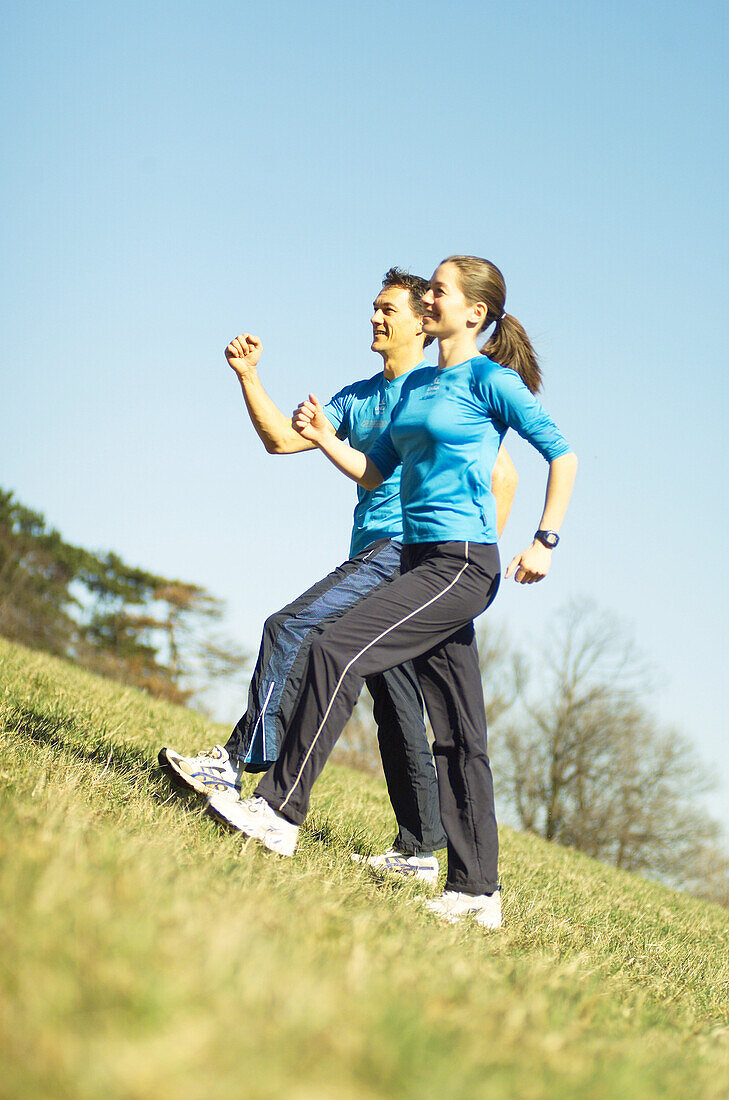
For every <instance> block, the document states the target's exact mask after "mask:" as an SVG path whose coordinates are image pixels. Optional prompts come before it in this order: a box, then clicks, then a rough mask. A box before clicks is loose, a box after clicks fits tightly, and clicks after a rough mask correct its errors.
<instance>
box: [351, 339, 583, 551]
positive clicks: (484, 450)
mask: <svg viewBox="0 0 729 1100" xmlns="http://www.w3.org/2000/svg"><path fill="white" fill-rule="evenodd" d="M508 428H513V429H514V431H516V432H518V434H519V435H520V436H522V437H523V438H524V439H526V440H528V441H529V442H530V443H531V444H532V446H534V447H536V449H537V450H538V451H539V452H540V454H542V455H543V456H544V458H545V459H546V460H547V461H548V462H551V461H553V460H554V459H555V458H559V457H560V455H564V454H568V453H569V451H570V447H569V444H568V443H567V442H566V440H565V439H564V438H563V437H562V436H561V435H560V433H559V431H558V430H557V427H556V426H555V424H554V421H553V420H552V419H551V417H549V415H548V414H547V413H546V412H545V411H544V409H543V408H542V406H541V404H540V402H539V401H538V400H537V398H536V397H534V395H533V394H532V393H530V391H529V390H528V389H527V387H526V386H525V385H524V383H523V382H522V380H521V378H520V377H519V375H518V374H516V373H515V372H514V371H512V370H509V369H507V368H506V367H502V366H499V364H498V363H494V362H493V360H491V359H489V358H488V357H487V356H485V355H478V356H476V357H475V358H474V359H469V360H467V361H466V362H465V363H459V364H458V365H457V366H453V367H445V368H442V369H440V368H438V367H433V366H427V367H423V368H418V369H416V370H413V371H411V372H410V373H409V374H408V375H406V376H405V380H404V382H403V386H402V390H401V392H400V399H399V401H398V403H397V405H396V406H395V408H394V410H393V413H392V420H391V422H390V426H389V427H388V428H387V429H386V430H385V431H384V432H383V433H382V435H381V436H380V437H379V439H378V440H377V441H376V442H375V443H374V445H373V446H372V448H371V450H370V451H369V458H370V459H371V460H372V462H374V464H375V465H376V466H377V468H378V470H379V471H380V473H381V474H382V476H383V478H384V479H386V480H387V479H388V478H389V477H391V476H392V474H393V472H394V471H395V469H397V467H398V466H400V465H401V466H402V470H401V475H400V498H401V503H402V516H403V541H404V542H405V543H406V544H407V543H419V542H448V541H455V542H465V541H469V542H496V538H497V534H496V503H495V501H494V497H493V493H492V492H491V472H492V470H493V467H494V463H495V462H496V456H497V454H498V451H499V447H500V446H501V441H502V440H503V438H504V435H505V434H506V431H507V429H508Z"/></svg>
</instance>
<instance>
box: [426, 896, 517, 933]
mask: <svg viewBox="0 0 729 1100" xmlns="http://www.w3.org/2000/svg"><path fill="white" fill-rule="evenodd" d="M424 905H425V908H426V909H427V910H428V912H430V913H433V915H434V916H436V917H440V918H441V920H445V921H448V923H449V924H455V923H456V922H457V921H459V920H463V918H464V917H473V919H474V920H475V922H476V924H480V925H481V926H482V927H483V928H492V929H493V928H501V891H500V890H494V892H493V894H477V895H473V894H460V893H458V891H457V890H445V891H444V892H443V893H442V894H440V895H439V897H437V898H433V899H432V901H426V902H425V903H424Z"/></svg>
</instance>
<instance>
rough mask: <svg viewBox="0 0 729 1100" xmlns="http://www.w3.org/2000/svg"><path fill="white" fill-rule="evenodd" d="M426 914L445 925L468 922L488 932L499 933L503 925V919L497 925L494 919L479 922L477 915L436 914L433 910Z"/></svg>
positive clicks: (428, 910)
mask: <svg viewBox="0 0 729 1100" xmlns="http://www.w3.org/2000/svg"><path fill="white" fill-rule="evenodd" d="M426 912H427V913H429V914H430V916H431V917H435V918H436V919H437V920H439V921H443V923H444V924H461V923H462V921H467V922H469V923H473V924H477V925H478V926H479V928H485V929H486V931H487V932H497V931H498V930H499V928H501V926H502V924H503V921H502V920H501V917H499V922H498V924H495V923H494V921H493V919H492V918H489V919H488V920H479V918H478V914H477V913H456V914H452V913H434V912H433V910H432V909H427V910H426Z"/></svg>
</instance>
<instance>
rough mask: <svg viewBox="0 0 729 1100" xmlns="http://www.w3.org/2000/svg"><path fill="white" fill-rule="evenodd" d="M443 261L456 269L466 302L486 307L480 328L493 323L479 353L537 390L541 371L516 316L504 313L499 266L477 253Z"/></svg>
mask: <svg viewBox="0 0 729 1100" xmlns="http://www.w3.org/2000/svg"><path fill="white" fill-rule="evenodd" d="M442 263H444V264H453V266H454V267H455V268H457V270H458V285H459V286H460V288H461V292H462V293H463V297H464V298H465V299H466V301H467V302H469V303H470V304H471V305H473V304H474V303H475V302H483V303H484V305H485V306H486V308H487V310H488V312H487V314H486V320H485V321H484V323H483V324H482V325H481V329H484V328H486V327H487V326H488V325H491V324H494V323H495V324H496V327H495V329H494V331H493V332H492V334H491V336H490V337H489V339H488V340H487V341H486V343H485V344H484V346H483V347H482V348H481V354H482V355H488V357H489V359H493V360H494V362H495V363H500V364H501V366H502V367H509V368H510V369H511V370H514V371H516V373H517V374H518V375H519V377H520V378H521V380H522V382H523V383H524V385H525V386H526V387H527V389H529V390H531V392H532V393H538V392H539V389H540V388H541V385H542V372H541V370H540V369H539V363H538V362H537V354H536V352H535V351H534V348H533V347H532V344H531V340H530V339H529V337H528V336H527V334H526V332H525V331H524V329H523V328H522V326H521V325H520V324H519V322H518V321H517V319H516V317H512V316H511V314H510V313H505V312H504V303H505V302H506V283H505V282H504V276H503V275H502V274H501V272H500V271H499V269H498V267H497V266H496V265H495V264H492V263H490V262H489V260H482V259H480V257H478V256H448V257H447V258H446V259H445V260H443V261H442ZM479 331H481V330H479Z"/></svg>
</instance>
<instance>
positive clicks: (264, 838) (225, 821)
mask: <svg viewBox="0 0 729 1100" xmlns="http://www.w3.org/2000/svg"><path fill="white" fill-rule="evenodd" d="M205 813H206V814H207V815H208V816H209V817H212V819H213V821H217V822H218V824H219V825H225V827H226V828H227V829H230V831H231V832H233V833H242V834H243V836H247V837H248V839H249V840H257V841H258V842H259V844H263V845H264V846H265V847H266V848H268V850H269V852H273V854H274V855H276V856H281V857H283V858H291V856H293V854H294V852H295V851H296V848H295V847H294V849H293V851H291V852H284V851H282V850H281V848H280V847H276V846H275V845H274V844H272V843H271V839H272V838H271V835H270V830H265V831H264V832H250V833H249V832H248V831H247V830H246V829H243V828H242V827H241V826H240V825H238V824H237V823H236V822H234V821H231V820H230V818H229V817H226V816H225V814H224V813H223V811H222V810H220V809H218V807H217V806H213V804H212V803H211V802H210V801H208V803H207V805H206V807H205ZM252 828H255V826H252Z"/></svg>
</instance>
